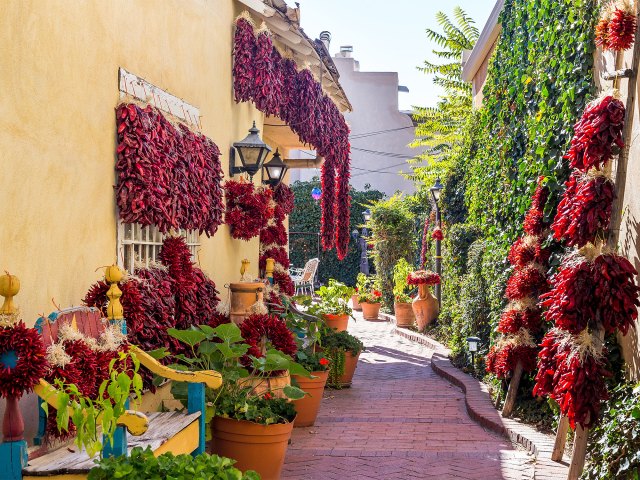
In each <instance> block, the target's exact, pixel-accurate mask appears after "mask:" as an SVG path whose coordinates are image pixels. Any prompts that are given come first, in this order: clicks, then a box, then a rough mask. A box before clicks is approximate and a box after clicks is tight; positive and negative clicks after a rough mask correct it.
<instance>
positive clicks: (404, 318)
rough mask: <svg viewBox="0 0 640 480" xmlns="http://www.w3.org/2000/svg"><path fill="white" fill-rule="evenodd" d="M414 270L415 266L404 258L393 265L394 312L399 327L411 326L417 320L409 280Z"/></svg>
mask: <svg viewBox="0 0 640 480" xmlns="http://www.w3.org/2000/svg"><path fill="white" fill-rule="evenodd" d="M412 271H413V268H412V267H411V265H409V262H407V261H406V260H405V259H404V258H401V259H400V260H399V261H398V263H396V265H395V266H394V267H393V283H394V286H393V299H394V303H393V312H394V314H395V317H396V326H398V327H411V326H413V324H414V323H415V321H416V316H415V315H414V313H413V308H412V305H411V300H412V298H411V296H410V292H411V288H410V287H409V283H408V280H407V277H408V276H409V274H410V273H411V272H412Z"/></svg>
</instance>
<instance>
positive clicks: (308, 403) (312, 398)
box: [293, 371, 329, 427]
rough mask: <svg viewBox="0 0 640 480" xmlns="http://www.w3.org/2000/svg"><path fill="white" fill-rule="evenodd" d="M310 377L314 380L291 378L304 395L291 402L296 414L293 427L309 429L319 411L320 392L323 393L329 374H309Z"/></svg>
mask: <svg viewBox="0 0 640 480" xmlns="http://www.w3.org/2000/svg"><path fill="white" fill-rule="evenodd" d="M311 375H313V376H314V377H315V378H307V377H300V376H298V375H294V376H293V378H294V379H295V380H296V382H298V386H299V387H300V388H301V389H302V390H303V391H304V392H305V393H306V395H305V396H304V398H301V399H300V400H294V402H293V405H294V406H295V407H296V413H297V414H298V415H297V416H296V419H295V421H294V422H293V426H294V427H310V426H311V425H313V424H314V423H315V421H316V417H317V416H318V411H319V410H320V402H321V401H322V392H324V386H325V385H326V383H327V377H328V375H329V372H328V371H325V372H311Z"/></svg>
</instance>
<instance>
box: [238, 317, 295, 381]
mask: <svg viewBox="0 0 640 480" xmlns="http://www.w3.org/2000/svg"><path fill="white" fill-rule="evenodd" d="M240 333H241V335H242V338H243V339H244V341H245V342H246V343H247V344H248V345H249V346H250V347H249V350H248V351H247V354H246V355H245V356H244V357H243V358H242V359H241V362H242V364H243V365H244V366H246V367H250V366H251V364H252V360H251V358H250V356H253V357H257V358H260V357H264V356H265V353H266V352H265V351H264V345H265V344H268V345H270V346H271V347H272V348H275V349H276V350H279V351H281V352H282V353H284V354H286V355H291V356H294V355H295V354H296V352H297V351H298V346H297V344H296V342H295V340H294V338H293V333H292V332H291V330H289V328H287V324H286V323H285V322H284V320H282V319H281V318H279V317H277V316H276V315H269V314H266V315H261V314H253V315H250V316H249V317H248V318H247V319H245V321H244V322H242V325H240ZM281 373H282V371H275V372H272V373H271V375H273V376H276V375H279V374H281Z"/></svg>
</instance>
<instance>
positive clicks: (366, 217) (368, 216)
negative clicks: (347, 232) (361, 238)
mask: <svg viewBox="0 0 640 480" xmlns="http://www.w3.org/2000/svg"><path fill="white" fill-rule="evenodd" d="M362 216H363V217H364V221H365V223H366V222H368V221H369V220H371V210H369V209H368V208H367V209H366V210H365V211H364V212H362Z"/></svg>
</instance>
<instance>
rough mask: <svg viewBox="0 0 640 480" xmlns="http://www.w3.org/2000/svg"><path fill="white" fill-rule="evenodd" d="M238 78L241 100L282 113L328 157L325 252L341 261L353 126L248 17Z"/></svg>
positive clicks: (239, 24)
mask: <svg viewBox="0 0 640 480" xmlns="http://www.w3.org/2000/svg"><path fill="white" fill-rule="evenodd" d="M250 28H251V35H249V29H250ZM251 53H253V55H252V54H251ZM233 80H234V90H235V99H236V101H237V102H239V101H249V100H252V101H253V102H254V103H255V104H256V107H257V108H258V109H259V110H261V111H263V112H264V113H266V114H267V115H276V114H278V115H279V116H280V118H281V119H282V120H284V121H285V122H287V124H288V125H289V126H290V127H291V129H292V130H293V131H294V132H295V133H296V134H297V135H298V136H299V138H300V140H301V141H302V142H304V143H307V144H309V145H311V146H312V147H313V148H315V150H316V151H317V153H318V155H319V156H321V157H323V158H324V163H323V164H322V174H321V180H322V192H323V196H322V205H321V211H322V217H321V239H322V246H323V248H324V249H325V250H328V249H330V248H333V247H334V246H336V247H337V254H338V257H339V258H344V256H345V255H346V253H347V248H348V245H349V238H350V232H349V215H350V202H351V199H350V192H349V190H350V188H349V178H350V174H349V172H350V160H349V158H350V145H349V127H348V126H347V124H346V122H345V120H344V116H343V115H342V114H341V113H340V110H339V109H338V107H337V106H336V105H335V104H334V103H333V101H332V100H331V99H330V98H329V97H328V96H326V95H325V94H324V93H323V91H322V86H321V85H320V83H319V82H318V81H317V80H316V79H315V78H314V76H313V74H312V73H311V71H309V70H308V69H303V70H301V71H299V72H298V71H296V66H295V62H293V61H292V60H291V59H286V58H285V59H283V58H282V56H281V55H280V53H279V52H278V51H277V50H276V49H275V48H273V43H272V40H271V38H270V36H269V35H268V33H267V32H265V31H263V30H261V31H259V32H258V35H257V38H256V36H255V34H254V33H253V29H252V26H251V24H250V23H249V22H248V21H247V19H246V18H245V17H244V16H241V17H240V18H239V19H238V20H237V21H236V32H235V36H234V78H233ZM249 85H251V86H249ZM336 218H340V222H336V221H335V219H336Z"/></svg>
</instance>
